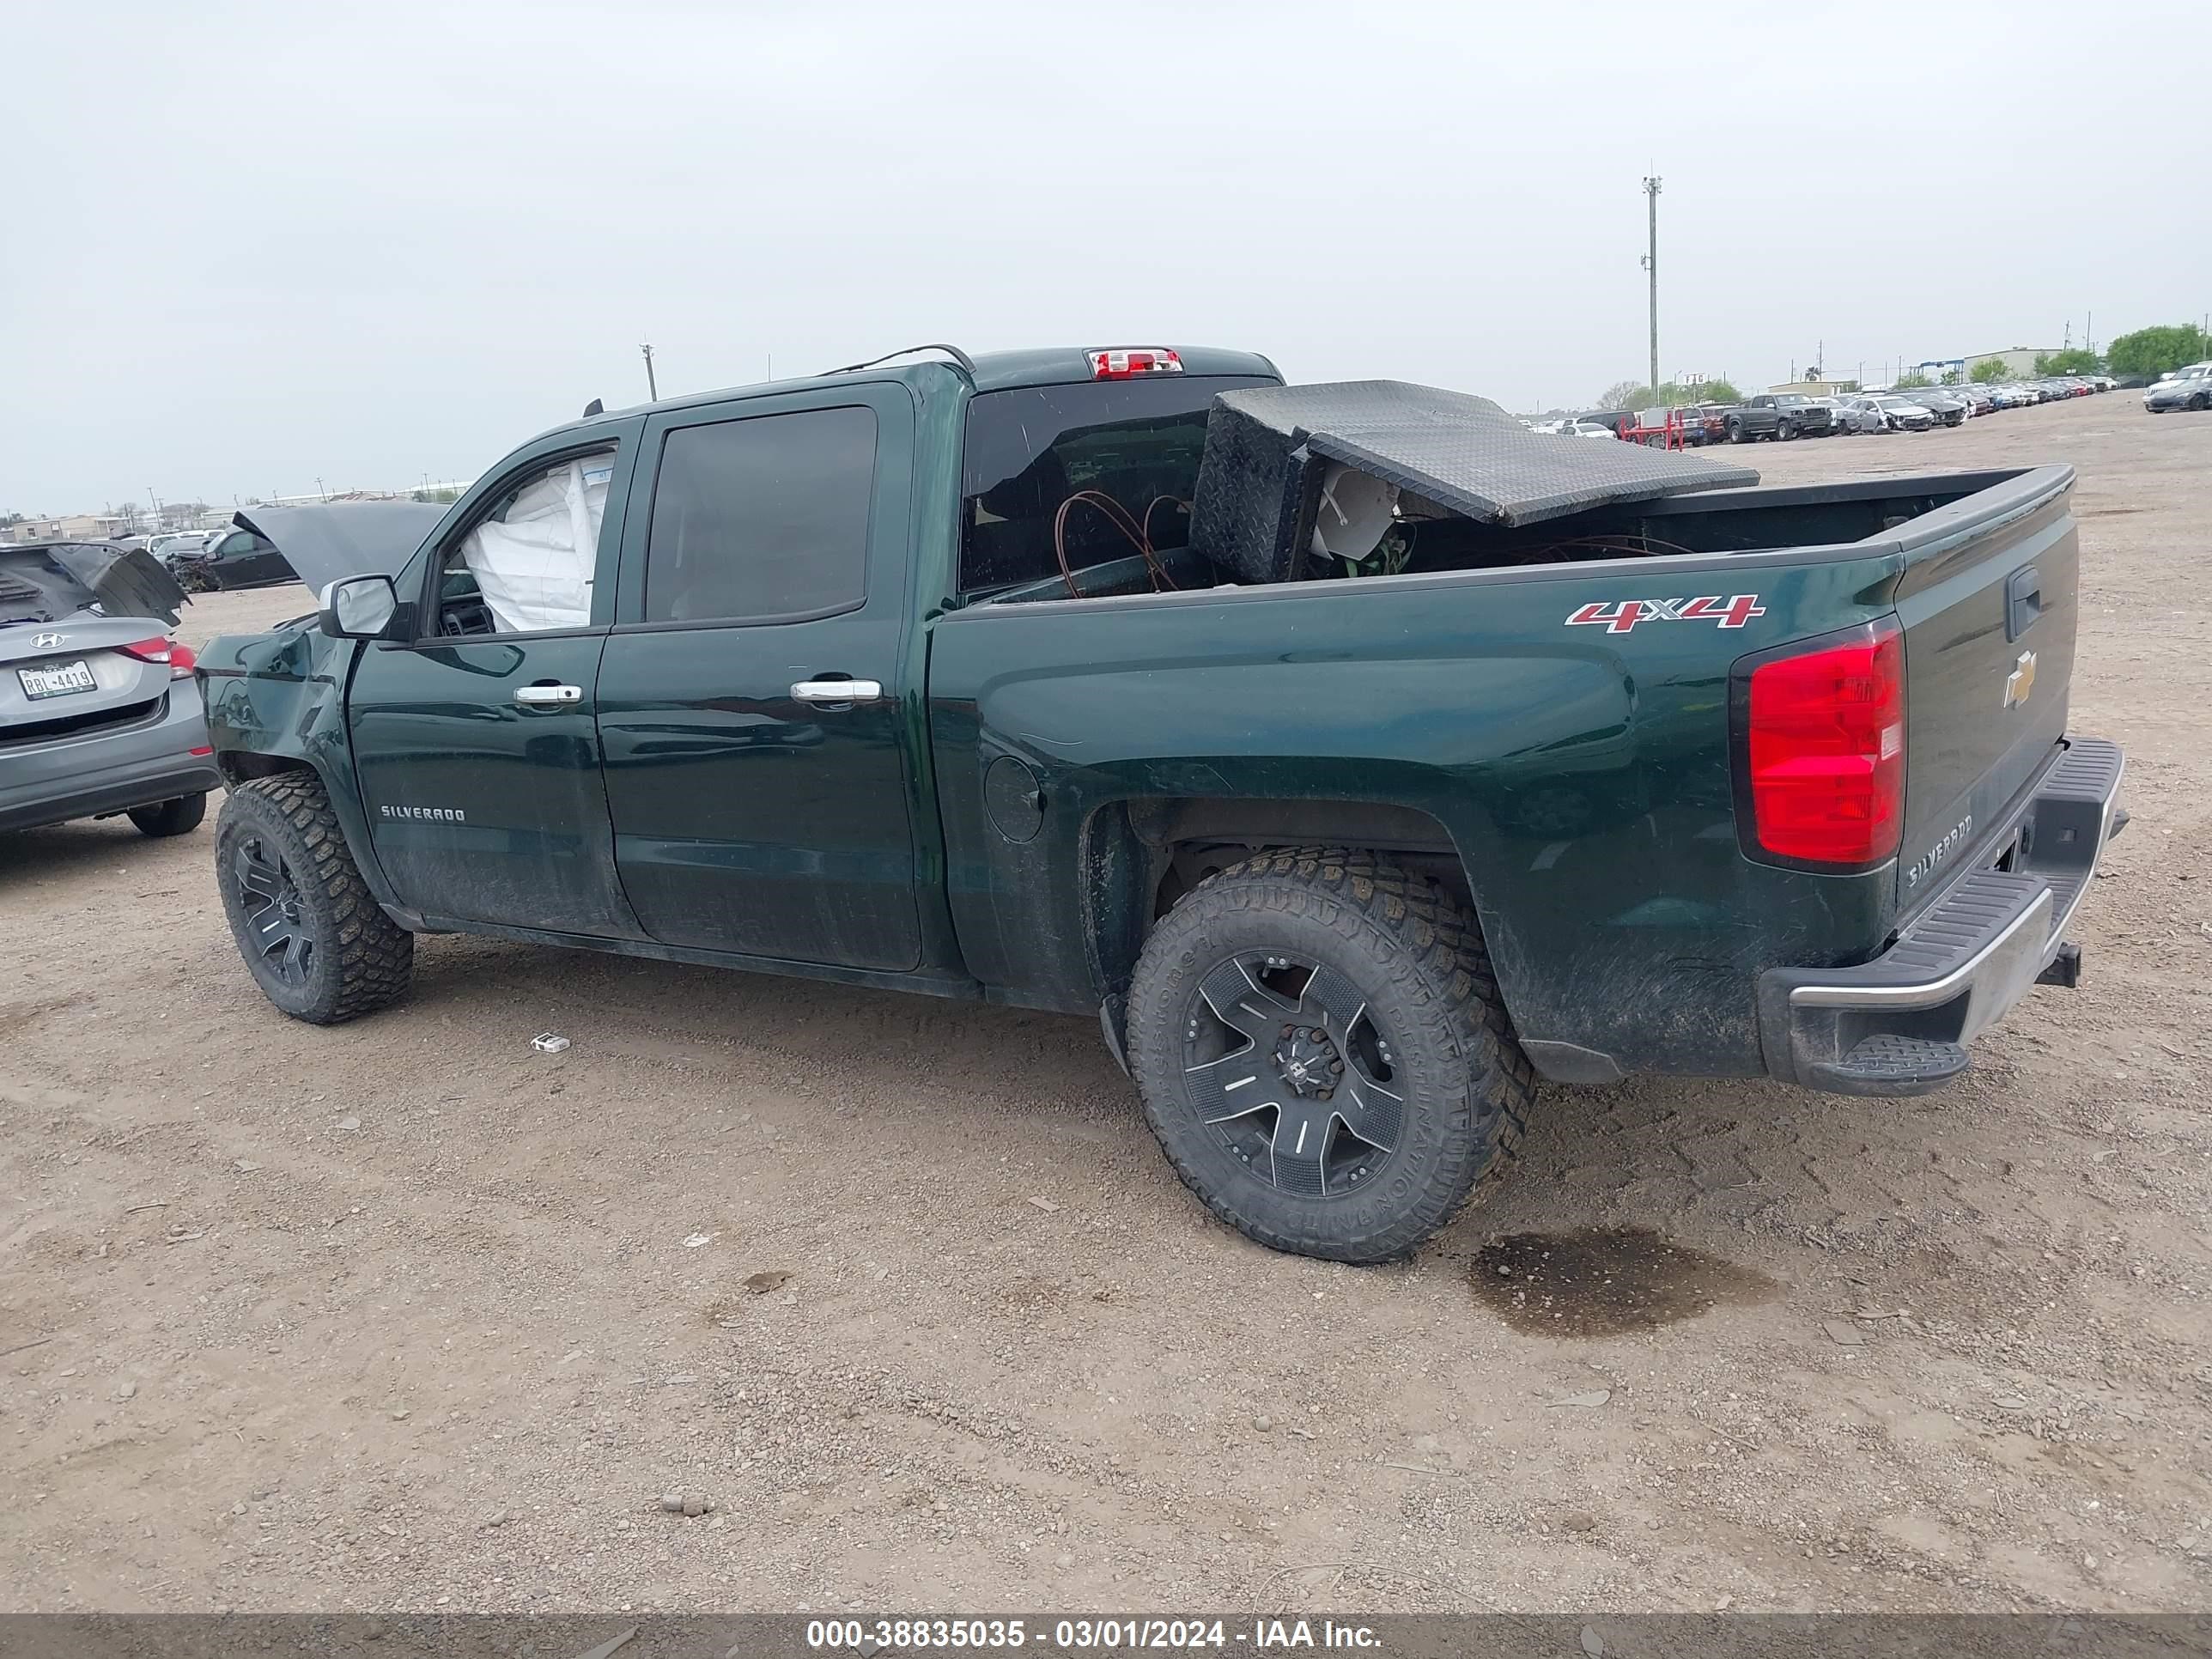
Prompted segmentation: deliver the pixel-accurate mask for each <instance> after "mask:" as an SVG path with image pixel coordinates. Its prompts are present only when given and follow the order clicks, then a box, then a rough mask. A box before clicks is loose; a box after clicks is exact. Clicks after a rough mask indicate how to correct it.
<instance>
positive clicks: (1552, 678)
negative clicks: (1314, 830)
mask: <svg viewBox="0 0 2212 1659" xmlns="http://www.w3.org/2000/svg"><path fill="white" fill-rule="evenodd" d="M2072 481H2073V474H2072V471H2071V469H2070V468H2067V467H2063V466H2050V467H2040V468H2034V469H2028V470H2016V471H1990V472H1978V473H1963V474H1952V475H1935V476H1929V477H1911V478H1892V479H1880V480H1869V481H1865V482H1861V483H1849V484H1842V485H1832V486H1818V487H1807V488H1783V489H1735V490H1728V491H1724V492H1714V493H1711V494H1707V495H1685V496H1677V497H1674V498H1672V499H1668V500H1663V501H1650V502H1646V503H1643V504H1640V505H1638V506H1634V507H1623V508H1614V509H1608V510H1606V511H1605V512H1602V513H1589V514H1584V515H1581V516H1578V517H1577V518H1574V519H1571V520H1554V521H1552V522H1550V523H1546V524H1539V525H1534V526H1524V527H1521V528H1517V529H1515V528H1508V527H1504V526H1478V525H1474V524H1470V523H1466V522H1464V521H1462V522H1457V523H1455V522H1450V521H1447V520H1434V521H1430V522H1426V523H1423V524H1421V525H1419V526H1418V528H1417V529H1416V531H1415V533H1414V538H1413V554H1412V557H1411V560H1410V562H1409V563H1408V565H1407V568H1406V570H1405V571H1404V572H1403V573H1402V574H1396V575H1388V576H1364V577H1359V578H1346V577H1342V576H1334V577H1320V576H1316V578H1315V579H1310V580H1301V581H1296V582H1291V583H1284V584H1253V585H1236V584H1231V583H1227V582H1225V581H1223V580H1221V578H1220V573H1218V571H1217V570H1215V569H1213V568H1212V567H1211V566H1210V565H1209V564H1208V563H1207V562H1206V561H1205V560H1204V559H1203V558H1202V557H1200V556H1198V555H1196V554H1194V553H1191V552H1189V551H1188V550H1182V551H1178V552H1177V553H1175V554H1173V555H1170V556H1168V557H1167V558H1166V559H1165V560H1164V566H1165V569H1166V573H1167V575H1168V578H1169V580H1172V581H1173V582H1174V584H1175V586H1174V587H1173V588H1172V589H1171V590H1170V591H1164V592H1154V591H1152V577H1151V575H1150V574H1149V573H1148V572H1147V571H1146V568H1145V566H1144V562H1143V561H1141V560H1130V561H1126V562H1121V564H1119V565H1115V566H1102V567H1097V568H1092V569H1091V570H1089V571H1085V572H1079V582H1080V584H1081V586H1083V589H1084V591H1085V594H1086V595H1088V596H1091V597H1086V598H1085V599H1080V600H1078V599H1070V598H1069V597H1068V596H1067V593H1066V585H1065V584H1063V583H1061V582H1060V581H1058V580H1054V581H1052V582H1049V583H1038V584H1032V585H1030V586H1028V587H1025V588H1020V589H1015V590H1012V591H1009V592H1003V593H1000V594H998V595H996V596H995V597H994V599H992V600H991V601H989V602H987V603H982V604H977V605H970V606H969V607H967V608H965V609H964V610H960V611H953V612H951V613H949V614H947V615H945V616H944V617H940V618H939V619H938V620H937V622H936V623H935V624H934V634H933V641H932V648H931V660H930V690H931V701H932V706H933V720H934V726H933V734H934V738H935V742H936V748H937V756H938V762H937V787H938V795H939V808H940V812H941V814H942V817H943V819H944V823H945V833H946V837H947V851H948V856H949V861H950V867H951V896H952V905H953V909H954V913H955V915H956V918H957V921H958V925H959V929H960V933H961V936H962V939H963V944H965V943H967V942H969V941H977V942H978V943H977V944H975V946H974V947H973V948H974V950H975V953H976V956H977V957H980V960H978V961H977V963H976V968H977V972H978V975H979V977H981V978H983V979H984V980H985V981H986V982H991V981H1003V982H1008V983H1022V982H1027V983H1032V984H1035V983H1037V982H1038V981H1040V980H1042V981H1050V980H1051V979H1052V977H1053V975H1052V974H1051V973H1050V972H1049V971H1048V968H1047V963H1048V960H1052V959H1064V954H1063V953H1062V952H1061V951H1060V944H1061V943H1062V942H1064V940H1065V939H1067V938H1073V937H1079V936H1080V935H1081V934H1082V933H1083V932H1084V930H1085V928H1086V927H1088V926H1089V925H1090V924H1089V923H1088V922H1086V921H1085V919H1084V913H1083V902H1082V896H1079V895H1078V894H1075V893H1073V892H1072V891H1068V890H1067V886H1068V884H1066V883H1065V882H1064V881H1063V882H1060V883H1059V884H1057V885H1058V886H1059V887H1060V890H1061V893H1060V896H1059V897H1057V898H1055V899H1054V901H1053V905H1054V907H1063V906H1064V908H1055V909H1054V914H1051V915H1047V916H1045V917H1042V918H1040V917H1038V916H1037V915H1035V914H1034V912H1033V911H1024V913H1023V914H1020V915H1013V914H1011V913H1010V914H1008V915H1005V916H1000V915H995V914H994V906H995V905H996V904H998V903H999V902H1000V901H999V900H998V899H997V897H996V895H997V894H999V893H1004V892H1020V893H1024V894H1033V893H1036V892H1038V891H1043V890H1049V889H1051V888H1053V887H1054V885H1055V884H1054V882H1053V881H1052V879H1051V878H1050V876H1049V874H1048V872H1052V871H1054V870H1059V871H1065V870H1068V869H1086V870H1091V871H1093V872H1098V871H1101V870H1112V869H1117V868H1120V867H1121V866H1125V865H1126V866H1143V865H1146V864H1147V863H1148V862H1150V863H1153V864H1156V863H1157V862H1158V860H1159V859H1160V858H1161V857H1162V856H1163V853H1162V848H1161V845H1160V844H1159V843H1160V842H1163V840H1164V839H1170V838H1172V836H1173V835H1174V833H1175V831H1174V830H1173V829H1172V825H1173V823H1174V822H1175V821H1176V815H1177V814H1179V813H1186V812H1188V811H1191V810H1193V809H1190V808H1188V807H1187V806H1186V805H1183V804H1184V803H1189V802H1195V801H1207V802H1233V801H1236V800H1239V799H1243V800H1261V799H1273V800H1281V799H1288V800H1292V801H1300V802H1306V803H1311V804H1315V806H1316V810H1315V812H1314V814H1313V817H1314V822H1315V823H1316V825H1317V826H1322V827H1325V826H1326V824H1327V823H1328V821H1329V815H1328V811H1323V810H1321V809H1320V806H1319V804H1321V803H1333V804H1343V803H1351V804H1358V803H1372V804H1375V805H1378V806H1379V805H1384V804H1395V805H1398V806H1401V807H1406V808H1409V809H1410V811H1408V813H1407V817H1408V819H1409V820H1410V821H1411V824H1412V827H1410V828H1409V829H1408V830H1407V836H1406V839H1407V840H1408V841H1409V842H1417V841H1419V838H1420V836H1422V835H1428V836H1431V837H1432V838H1433V844H1434V845H1436V846H1437V847H1438V848H1441V849H1442V850H1443V852H1444V853H1445V854H1448V855H1449V859H1450V860H1451V861H1452V862H1453V863H1455V864H1456V865H1457V866H1459V867H1460V868H1462V869H1464V870H1465V871H1467V872H1471V873H1470V874H1469V876H1468V882H1469V893H1468V896H1469V898H1470V900H1471V901H1472V902H1473V903H1474V907H1475V908H1476V911H1477V914H1478V915H1479V916H1480V920H1481V921H1482V924H1483V927H1484V928H1485V931H1486V935H1487V937H1488V938H1489V940H1490V943H1491V948H1492V955H1493V958H1494V960H1495V962H1496V964H1497V968H1498V974H1499V977H1500V981H1501V983H1502V984H1503V985H1504V988H1505V990H1506V994H1507V998H1508V1000H1509V1003H1510V1006H1512V1008H1513V1011H1514V1018H1515V1019H1516V1022H1517V1023H1518V1024H1519V1025H1520V1028H1521V1030H1522V1035H1523V1036H1524V1038H1525V1039H1526V1040H1527V1041H1528V1042H1529V1043H1530V1044H1531V1045H1532V1048H1531V1051H1532V1053H1536V1054H1544V1053H1547V1052H1552V1053H1564V1052H1565V1051H1567V1050H1576V1051H1588V1052H1589V1053H1592V1054H1599V1055H1603V1056H1606V1057H1607V1058H1608V1060H1610V1061H1612V1062H1613V1063H1616V1064H1618V1065H1619V1066H1620V1068H1621V1069H1623V1070H1633V1069H1638V1068H1639V1067H1640V1066H1644V1065H1645V1064H1650V1065H1652V1066H1658V1067H1661V1068H1663V1069H1670V1070H1677V1071H1682V1072H1693V1073H1694V1072H1700V1071H1702V1072H1707V1073H1731V1072H1734V1073H1754V1072H1758V1071H1760V1070H1762V1069H1764V1062H1763V1060H1762V1057H1761V1054H1760V1048H1759V1036H1758V1012H1757V1008H1756V998H1755V995H1754V994H1753V989H1752V987H1753V986H1754V985H1755V983H1756V981H1757V979H1758V976H1759V974H1760V973H1762V972H1763V971H1765V969H1768V968H1771V967H1775V966H1778V965H1783V964H1795V965H1798V966H1805V967H1834V966H1842V965H1846V964H1850V963H1859V962H1864V961H1866V960H1868V959H1869V958H1870V957H1873V956H1875V954H1877V953H1879V952H1880V951H1882V950H1883V949H1884V948H1885V946H1886V945H1887V944H1888V943H1889V942H1890V941H1891V940H1892V939H1894V938H1895V937H1896V935H1897V933H1898V931H1899V928H1900V927H1903V926H1905V924H1906V923H1907V922H1908V921H1910V920H1911V918H1912V916H1913V915H1915V914H1917V912H1918V911H1919V910H1921V909H1923V908H1925V907H1926V905H1927V904H1929V902H1932V898H1933V896H1934V895H1935V894H1936V892H1937V891H1938V890H1940V889H1941V887H1942V881H1941V880H1940V879H1938V878H1936V872H1937V871H1938V870H1939V869H1940V870H1942V872H1946V873H1948V872H1949V871H1951V870H1953V869H1954V868H1957V867H1962V866H1964V865H1966V864H1967V863H1969V862H1971V861H1972V860H1973V859H1974V858H1975V857H1976V856H1977V854H1978V852H1980V851H1982V850H1984V848H1983V847H1982V842H1983V839H1984V834H1985V832H1992V831H1993V829H1994V826H1996V825H1997V824H1998V823H2001V822H2002V819H2003V817H2004V811H2003V809H2004V807H2005V805H2006V803H2007V802H2008V801H2010V800H2012V799H2015V797H2016V796H2017V795H2019V793H2021V790H2022V789H2023V788H2024V787H2027V785H2028V784H2029V782H2030V781H2031V780H2032V779H2033V777H2034V776H2035V775H2037V774H2038V772H2039V769H2042V768H2045V767H2046V766H2048V765H2049V764H2050V763H2051V760H2052V757H2053V756H2054V754H2055V753H2056V752H2057V750H2058V748H2059V745H2060V744H2061V742H2062V739H2063V734H2064V732H2065V726H2066V716H2067V687H2068V680H2069V677H2070V672H2071V667H2072V660H2073V650H2074V629H2075V614H2074V592H2075V565H2076V561H2077V556H2078V554H2077V542H2076V537H2075V529H2074V526H2073V523H2072V520H2071V519H2070V518H2069V515H2068V513H2067V511H2066V498H2067V495H2068V492H2069V489H2071V485H2072ZM1884 619H1894V622H1895V623H1896V624H1897V625H1898V626H1899V627H1900V628H1901V629H1902V632H1903V641H1904V652H1905V663H1906V679H1907V695H1906V699H1905V705H1906V707H1905V725H1906V737H1905V746H1906V757H1905V764H1906V783H1905V821H1904V828H1903V835H1902V842H1901V846H1900V849H1899V854H1898V855H1897V857H1896V858H1895V859H1894V860H1889V861H1887V862H1885V863H1884V864H1882V865H1881V866H1880V867H1879V868H1876V869H1872V870H1867V871H1861V872H1852V873H1849V874H1840V875H1839V874H1826V873H1822V874H1816V875H1808V873H1807V872H1804V871H1802V870H1796V869H1791V868H1790V867H1788V866H1786V865H1783V864H1779V863H1777V862H1774V861H1771V860H1759V859H1757V858H1754V857H1751V856H1747V855H1746V852H1745V850H1744V848H1743V847H1742V846H1741V842H1740V834H1739V829H1740V823H1741V811H1740V806H1741V803H1740V801H1739V799H1738V797H1737V772H1738V768H1737V766H1736V765H1735V757H1736V753H1737V750H1736V744H1737V726H1736V720H1735V714H1734V712H1733V709H1732V699H1733V697H1734V696H1735V690H1733V689H1732V688H1733V685H1734V681H1733V678H1732V669H1733V665H1736V664H1739V663H1741V662H1742V661H1744V660H1745V659H1750V658H1753V657H1755V656H1756V655H1757V654H1758V653H1761V652H1763V651H1766V650H1769V649H1771V648H1773V647H1778V646H1782V645H1784V644H1788V643H1790V642H1793V641H1804V640H1806V639H1808V638H1812V637H1816V636H1820V635H1826V634H1829V633H1832V632H1835V631H1837V630H1841V629H1852V628H1859V627H1863V626H1866V625H1870V624H1877V623H1882V622H1883V621H1884ZM2028 630H2032V632H2033V638H2032V639H2028V638H2023V637H2020V635H2022V634H2023V633H2025V632H2027V631H2028ZM2023 652H2025V653H2028V654H2031V655H2033V657H2034V658H2035V659H2036V660H2035V662H2034V664H2033V665H2032V666H2033V673H2034V678H2033V686H2034V690H2033V695H2032V696H2029V697H2027V699H2026V701H2025V702H2022V703H2021V704H2019V705H2015V703H2014V702H2011V701H2009V698H2010V693H2009V692H2008V684H2016V683H2017V677H2018V668H2019V665H2020V658H2021V654H2022V653H2023ZM1001 758H1005V759H1007V760H1010V761H1012V762H1014V763H1018V767H1019V769H1020V773H1019V776H1020V778H1021V779H1022V780H1023V781H1024V784H1023V787H1024V789H1030V788H1031V787H1032V785H1031V782H1030V781H1033V793H1034V797H1035V799H1037V800H1038V801H1040V802H1041V803H1042V810H1041V817H1042V823H1041V824H1040V825H1039V826H1038V828H1037V829H1036V832H1035V833H1034V834H1033V835H1032V836H1031V837H1030V839H1028V840H1026V841H1023V842H1012V841H1010V840H1009V839H1008V838H1007V837H1006V835H1005V834H1004V833H1003V830H1002V829H1000V827H996V826H994V823H992V822H991V821H990V819H989V817H987V808H986V806H985V805H984V801H985V795H986V793H987V792H986V790H985V789H984V788H982V787H979V781H980V780H981V776H982V775H983V774H984V773H985V772H987V770H988V769H990V768H991V767H992V766H993V764H994V763H996V762H998V761H1000V759H1001ZM971 768H972V769H974V771H973V772H971V771H970V769H971ZM1010 775H1011V774H1010V773H1008V772H1007V770H1006V769H1005V768H1003V767H1002V768H1001V769H1000V774H999V776H1000V780H1001V781H1004V780H1006V778H1007V777H1009V776H1010ZM1207 810H1208V811H1217V810H1218V811H1222V812H1225V813H1226V814H1227V816H1228V817H1229V818H1231V819H1233V817H1234V816H1235V814H1234V811H1233V809H1232V808H1220V809H1214V808H1208V809H1207ZM1163 825H1166V826H1169V827H1167V828H1163V827H1162V826H1163ZM1099 879H1101V880H1103V879H1107V878H1106V877H1104V876H1103V875H1102V876H1100V877H1099ZM1146 902H1150V901H1149V899H1147V900H1146ZM1140 921H1141V918H1139V919H1137V920H1135V921H1132V922H1131V923H1130V925H1131V926H1132V927H1137V926H1139V924H1140ZM1112 957H1113V952H1112V951H1111V950H1110V949H1108V950H1105V951H1103V957H1101V958H1099V959H1104V960H1110V959H1111V958H1112ZM1103 977H1104V979H1105V980H1106V981H1108V982H1107V983H1106V984H1105V985H1104V987H1103V988H1104V989H1105V990H1106V991H1107V992H1109V993H1110V992H1111V990H1112V989H1113V988H1114V987H1113V986H1112V985H1111V983H1110V979H1111V972H1110V969H1107V970H1103ZM1100 990H1101V986H1100V984H1099V983H1098V982H1097V980H1096V979H1094V980H1093V981H1090V982H1081V983H1079V982H1074V981H1070V982H1066V983H1064V984H1061V985H1060V986H1058V987H1055V989H1054V991H1053V992H1052V993H1048V994H1042V995H1040V996H1039V997H1038V998H1037V1000H1048V1001H1052V1002H1053V1003H1054V1006H1066V1007H1077V1006H1096V1004H1097V998H1098V995H1099V994H1100ZM1547 1044H1550V1045H1554V1046H1553V1048H1551V1049H1547V1048H1546V1045H1547ZM1600 1074H1602V1072H1600Z"/></svg>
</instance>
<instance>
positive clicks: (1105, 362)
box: [1083, 346, 1182, 380]
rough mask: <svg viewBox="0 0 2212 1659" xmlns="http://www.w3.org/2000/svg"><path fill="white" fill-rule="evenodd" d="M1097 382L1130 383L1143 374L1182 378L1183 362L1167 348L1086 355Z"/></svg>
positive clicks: (1159, 347) (1090, 353)
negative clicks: (1171, 375) (1124, 381)
mask: <svg viewBox="0 0 2212 1659" xmlns="http://www.w3.org/2000/svg"><path fill="white" fill-rule="evenodd" d="M1083 355H1084V356H1086V357H1088V358H1090V359H1091V379H1092V380H1132V379H1134V378H1135V377H1136V376H1137V375H1139V374H1182V358H1180V357H1178V356H1176V355H1175V353H1174V352H1172V351H1170V350H1169V349H1167V348H1166V347H1165V346H1127V347H1123V348H1121V349H1116V350H1113V351H1086V352H1085V353H1084V354H1083Z"/></svg>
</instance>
